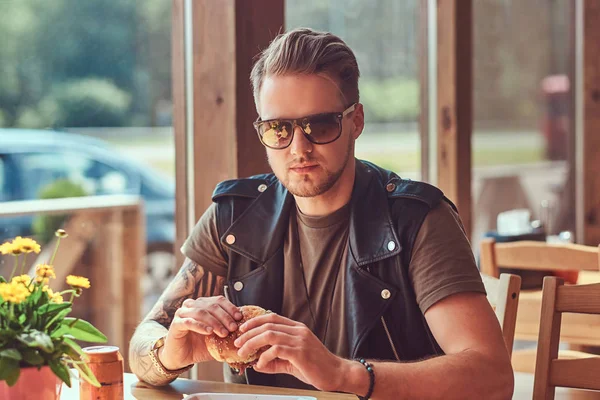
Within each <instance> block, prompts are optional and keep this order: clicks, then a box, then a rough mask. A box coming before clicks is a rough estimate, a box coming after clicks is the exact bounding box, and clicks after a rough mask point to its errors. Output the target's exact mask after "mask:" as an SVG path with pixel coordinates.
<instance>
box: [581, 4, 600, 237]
mask: <svg viewBox="0 0 600 400" xmlns="http://www.w3.org/2000/svg"><path fill="white" fill-rule="evenodd" d="M583 20H584V21H583V22H584V24H583V30H584V33H583V60H584V64H583V155H582V156H583V171H582V172H583V203H584V204H583V208H584V243H585V244H588V245H593V246H595V245H597V244H598V243H600V41H599V38H600V2H599V1H597V0H584V9H583Z"/></svg>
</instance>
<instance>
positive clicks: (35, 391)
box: [0, 365, 62, 400]
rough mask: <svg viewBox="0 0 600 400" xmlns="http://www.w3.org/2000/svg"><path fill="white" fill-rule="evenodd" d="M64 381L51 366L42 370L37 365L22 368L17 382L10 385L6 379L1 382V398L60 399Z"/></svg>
mask: <svg viewBox="0 0 600 400" xmlns="http://www.w3.org/2000/svg"><path fill="white" fill-rule="evenodd" d="M61 389H62V381H61V380H60V379H59V378H58V377H57V376H56V375H54V373H53V372H52V370H51V369H50V367H49V366H47V365H46V366H44V367H42V368H41V369H40V370H38V369H37V368H36V367H27V368H21V374H20V375H19V379H18V380H17V383H15V384H14V385H13V386H11V387H9V386H8V385H7V384H6V382H5V381H1V382H0V399H3V400H23V399H36V400H58V399H60V390H61Z"/></svg>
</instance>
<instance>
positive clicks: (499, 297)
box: [481, 274, 521, 355]
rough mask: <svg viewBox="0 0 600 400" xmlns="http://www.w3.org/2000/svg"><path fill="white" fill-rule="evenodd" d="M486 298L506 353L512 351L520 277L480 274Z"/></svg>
mask: <svg viewBox="0 0 600 400" xmlns="http://www.w3.org/2000/svg"><path fill="white" fill-rule="evenodd" d="M481 279H482V280H483V284H484V286H485V291H486V292H487V299H488V301H489V302H490V304H491V305H492V308H493V309H494V312H495V313H496V317H497V318H498V322H500V327H501V328H502V336H504V343H506V349H507V350H508V354H509V355H510V354H511V353H512V348H513V342H514V340H515V323H516V322H517V308H518V305H519V292H520V291H521V277H520V276H518V275H512V274H501V275H500V278H494V277H491V276H488V275H484V274H482V275H481Z"/></svg>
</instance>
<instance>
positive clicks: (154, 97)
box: [0, 0, 175, 312]
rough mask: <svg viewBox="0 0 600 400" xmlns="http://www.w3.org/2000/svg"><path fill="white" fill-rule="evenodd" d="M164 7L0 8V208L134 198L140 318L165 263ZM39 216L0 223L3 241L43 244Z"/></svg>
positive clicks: (164, 278)
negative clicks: (142, 264) (139, 236)
mask: <svg viewBox="0 0 600 400" xmlns="http://www.w3.org/2000/svg"><path fill="white" fill-rule="evenodd" d="M171 7H172V1H171V0H147V1H135V0H119V1H106V0H85V1H80V0H52V1H41V0H20V1H0V15H2V23H1V24H0V37H1V38H2V40H1V41H0V60H2V63H0V76H2V79H0V160H4V161H5V162H4V164H5V167H6V168H10V173H7V175H6V179H7V181H5V182H3V181H2V178H3V176H2V175H1V173H2V171H3V170H6V168H4V169H3V168H0V188H2V189H3V190H2V193H1V194H0V200H30V199H39V198H51V197H69V196H79V195H82V194H84V195H107V194H138V195H141V196H142V198H143V201H144V210H145V219H146V233H145V236H146V239H147V247H148V252H149V254H148V257H147V264H146V268H145V269H144V270H143V271H142V274H143V282H142V284H143V289H144V290H145V295H146V297H145V299H146V301H145V304H144V312H145V311H147V310H148V308H149V306H150V305H151V304H152V303H153V302H154V300H155V299H156V297H157V295H158V294H160V293H161V292H162V289H163V288H164V287H165V286H166V284H167V283H168V281H169V276H170V274H171V270H172V267H173V263H174V257H173V255H172V247H173V243H174V237H175V222H174V211H175V210H174V205H175V190H174V175H175V173H174V171H175V162H174V156H175V151H174V140H173V130H172V126H171V125H172V122H171V121H172V110H171V109H172V97H171ZM0 165H3V164H0ZM0 213H1V210H0ZM41 217H42V216H41V215H36V216H35V217H31V216H28V217H17V218H12V217H11V218H10V219H9V218H1V217H0V240H2V241H3V240H5V239H7V238H10V237H13V236H16V235H33V236H34V237H36V238H38V239H44V240H50V239H51V238H52V233H53V229H55V228H56V226H55V225H56V223H53V224H50V225H47V224H36V223H35V221H36V220H39V219H40V218H41ZM59 223H60V224H63V223H66V222H64V220H61V221H59ZM41 230H43V231H41ZM65 247H66V246H65ZM125 250H126V249H125ZM63 251H64V249H63ZM0 272H4V271H0Z"/></svg>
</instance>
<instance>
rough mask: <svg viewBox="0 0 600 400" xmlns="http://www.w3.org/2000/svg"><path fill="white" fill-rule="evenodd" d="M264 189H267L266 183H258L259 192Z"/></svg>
mask: <svg viewBox="0 0 600 400" xmlns="http://www.w3.org/2000/svg"><path fill="white" fill-rule="evenodd" d="M265 190H267V185H265V184H264V183H263V184H261V185H258V191H259V192H261V193H262V192H264V191H265Z"/></svg>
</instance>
